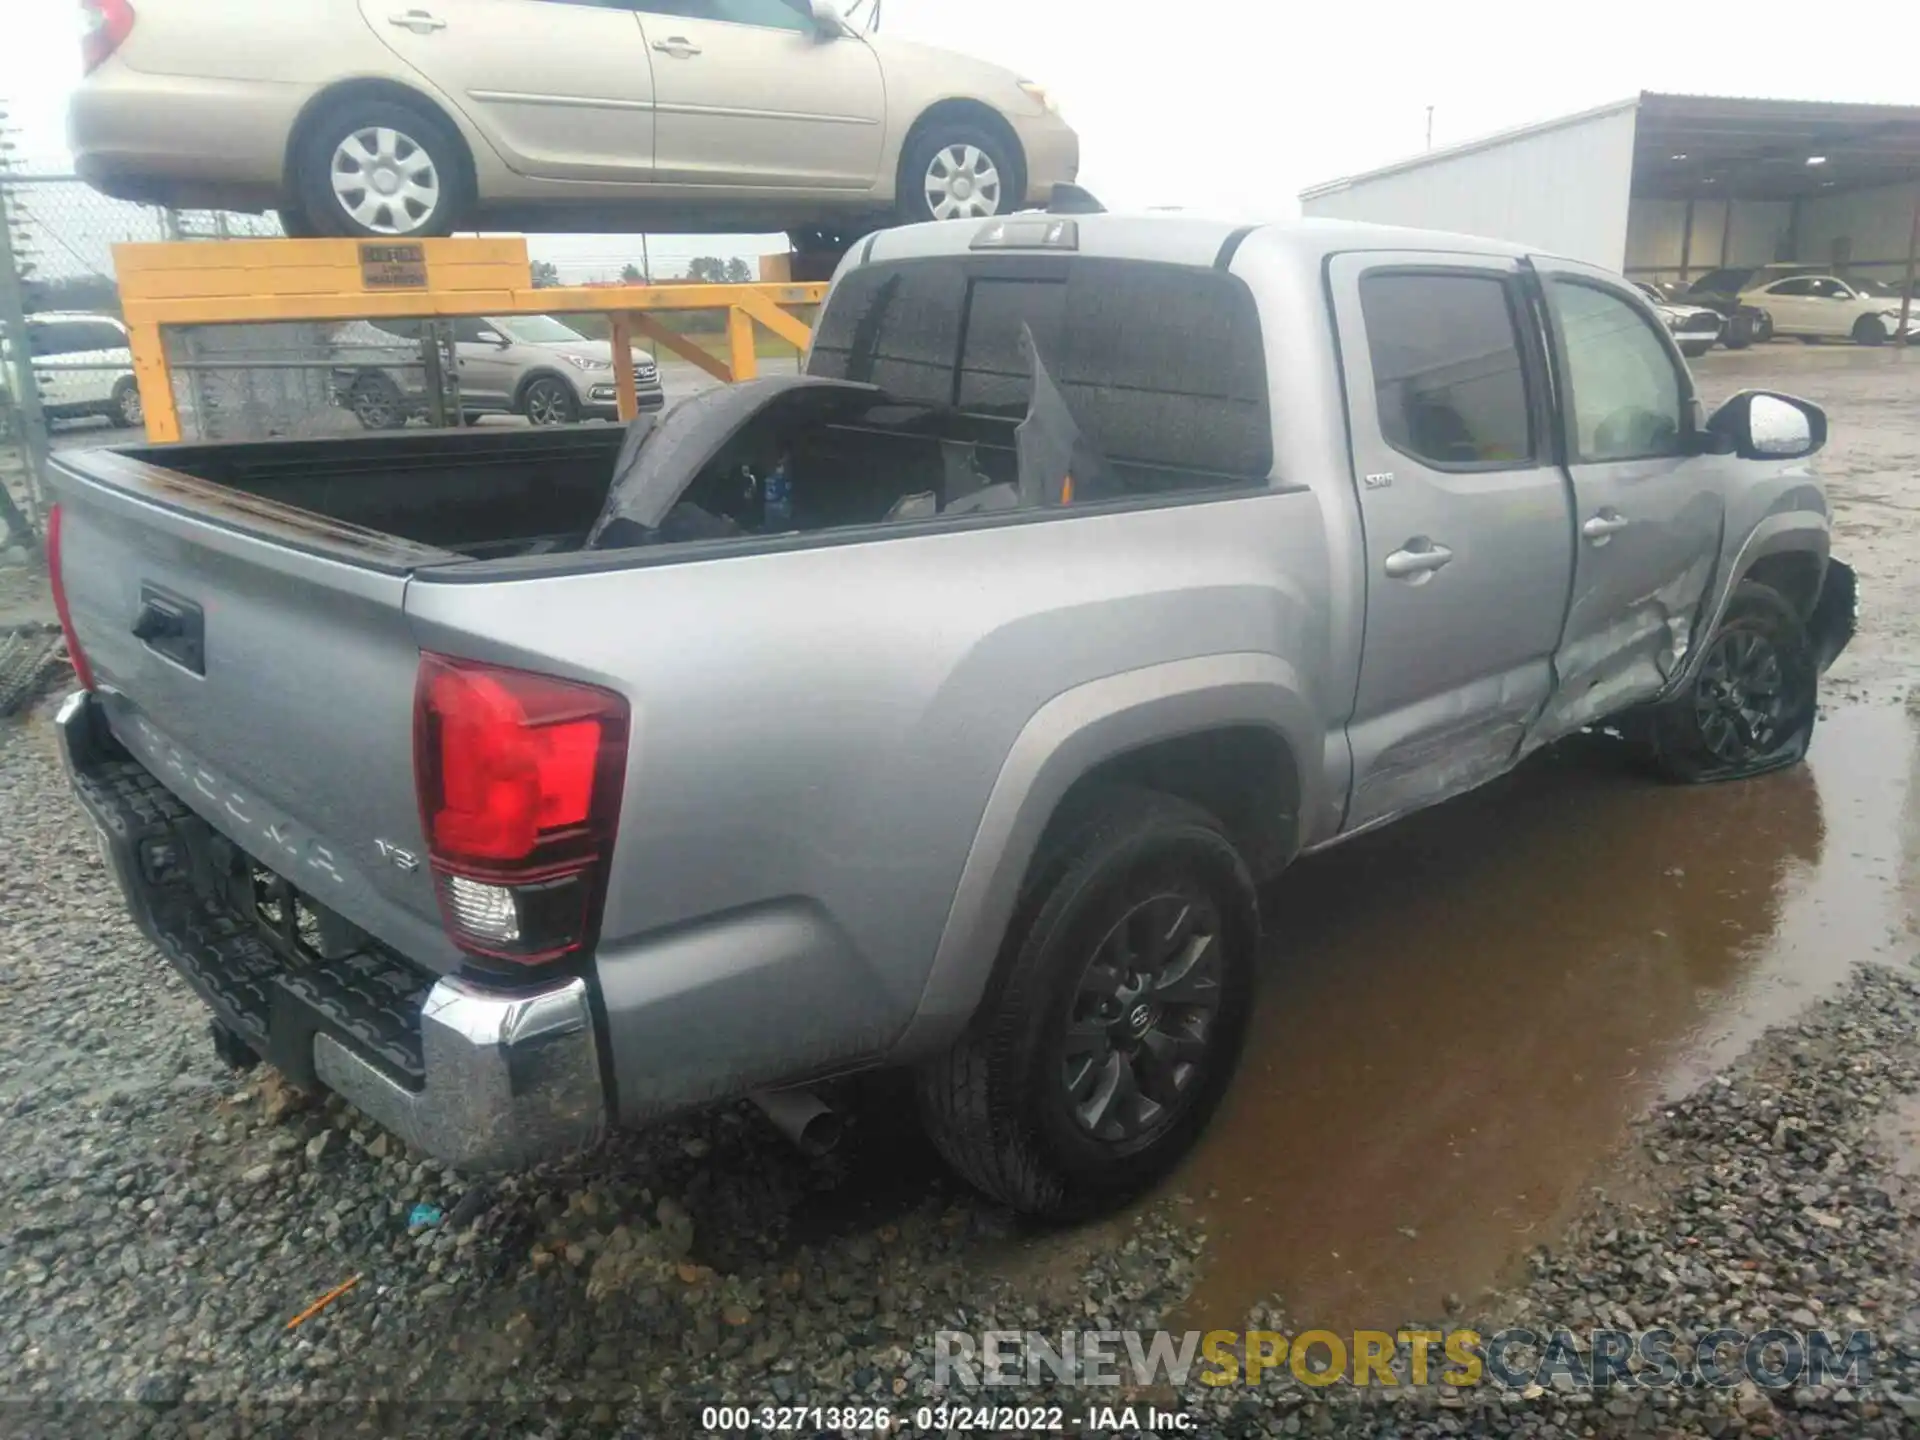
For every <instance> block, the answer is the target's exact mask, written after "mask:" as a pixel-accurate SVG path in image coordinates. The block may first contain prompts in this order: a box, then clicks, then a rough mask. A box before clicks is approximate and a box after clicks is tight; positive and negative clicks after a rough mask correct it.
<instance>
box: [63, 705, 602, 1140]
mask: <svg viewBox="0 0 1920 1440" xmlns="http://www.w3.org/2000/svg"><path fill="white" fill-rule="evenodd" d="M56 723H57V725H58V728H59V732H60V740H61V749H62V753H63V754H64V756H65V759H66V765H67V771H68V774H69V776H70V777H71V778H72V781H73V787H74V791H75V793H76V794H77V795H78V797H79V799H80V802H81V805H82V806H83V807H84V808H85V810H86V812H87V814H88V816H89V817H90V818H91V819H92V820H93V822H94V825H95V827H96V829H97V830H98V831H99V834H100V841H101V853H102V856H103V858H104V859H105V860H106V862H107V865H108V867H109V869H111V870H112V872H113V875H114V878H115V880H116V881H117V882H118V883H119V885H120V889H121V891H122V893H123V894H124V895H125V896H126V900H127V905H128V908H129V909H130V910H131V911H132V913H133V918H134V920H135V921H136V922H137V923H138V924H139V926H140V928H141V930H142V932H144V933H145V934H146V936H147V938H148V939H150V940H151V941H152V942H153V943H154V945H155V946H156V947H157V948H158V949H159V951H160V953H161V954H162V955H163V956H165V957H166V959H167V960H168V962H169V963H171V964H172V965H173V967H174V968H175V969H176V970H177V971H179V972H180V974H181V976H182V977H183V978H184V979H185V980H186V981H187V983H188V984H189V985H190V986H192V987H193V990H194V992H195V993H196V994H197V995H199V997H200V998H201V1000H202V1001H204V1002H205V1003H206V1004H207V1006H208V1007H209V1008H210V1009H211V1010H212V1011H213V1012H214V1015H215V1017H216V1018H217V1019H219V1020H220V1021H221V1023H223V1024H225V1025H226V1026H227V1027H228V1028H230V1029H231V1030H233V1031H234V1032H235V1033H236V1034H238V1035H239V1036H241V1037H242V1038H243V1039H245V1040H246V1042H247V1043H248V1044H249V1045H251V1046H252V1047H253V1048H254V1049H255V1050H257V1051H258V1052H259V1053H260V1054H261V1055H262V1056H264V1057H265V1058H266V1059H267V1060H268V1061H269V1062H270V1063H272V1064H273V1065H274V1066H275V1068H277V1069H279V1070H280V1071H282V1072H283V1073H284V1074H286V1075H287V1076H288V1077H289V1078H291V1079H294V1080H296V1081H299V1082H301V1083H312V1082H314V1081H316V1080H317V1081H318V1082H319V1083H321V1084H324V1085H326V1086H327V1087H328V1088H329V1089H332V1090H334V1091H336V1092H337V1093H338V1094H340V1096H341V1097H342V1098H344V1099H345V1100H347V1101H349V1102H350V1103H352V1104H353V1105H355V1106H356V1107H358V1108H359V1109H360V1110H362V1111H364V1112H365V1113H366V1114H368V1115H369V1116H371V1117H372V1118H373V1119H375V1120H377V1121H379V1122H380V1123H381V1124H382V1125H384V1126H386V1127H387V1128H388V1129H390V1130H392V1131H394V1132H395V1133H396V1134H398V1135H399V1136H400V1137H401V1138H402V1139H404V1140H406V1141H407V1142H408V1143H409V1144H411V1145H413V1146H415V1147H416V1148H418V1149H420V1150H423V1151H425V1152H426V1153H427V1154H429V1155H432V1156H434V1157H435V1158H436V1159H438V1160H441V1161H443V1162H445V1163H446V1164H449V1165H452V1166H454V1167H455V1168H456V1169H463V1170H511V1169H519V1168H522V1167H525V1166H528V1165H532V1164H535V1163H538V1162H539V1161H541V1160H544V1159H548V1158H551V1157H554V1156H557V1155H562V1154H568V1153H572V1152H574V1151H577V1150H582V1149H586V1148H588V1147H590V1146H592V1145H593V1144H595V1143H596V1142H598V1140H599V1139H600V1137H601V1136H602V1134H603V1133H604V1132H605V1129H606V1124H607V1110H606V1099H605V1091H604V1089H603V1087H602V1083H601V1079H600V1061H599V1050H598V1044H597V1042H596V1040H595V1038H594V1028H593V1019H592V1013H591V1010H590V1008H589V1003H588V996H587V989H586V985H585V984H584V982H582V981H581V980H579V979H578V978H569V979H568V980H566V981H564V982H562V983H559V984H556V985H553V986H551V987H548V988H546V989H542V990H535V991H524V990H522V991H496V990H491V989H488V988H486V987H484V986H482V985H479V984H476V983H474V982H471V981H468V980H464V979H459V978H452V977H449V978H443V979H438V980H436V979H434V978H433V977H432V976H430V975H426V974H424V973H422V972H420V971H418V970H416V969H415V968H414V967H412V966H411V965H409V964H407V963H406V962H405V961H404V960H402V959H400V958H399V957H398V956H396V955H394V954H393V953H392V952H390V951H388V950H386V949H384V948H383V947H380V946H378V945H372V944H369V945H367V946H365V947H363V948H360V949H356V950H353V951H352V952H351V953H348V954H345V955H342V956H339V957H337V958H331V959H328V958H322V956H320V955H319V954H316V953H314V952H313V951H311V950H307V949H302V948H300V947H297V946H295V947H288V946H286V945H283V944H275V943H274V942H273V941H272V939H270V938H269V931H270V930H278V931H281V932H284V933H291V931H292V929H293V923H292V920H291V917H289V916H288V915H286V914H285V913H284V912H283V913H282V914H281V916H280V923H278V924H272V923H271V922H268V921H266V920H265V919H263V918H262V917H258V916H256V915H254V914H248V913H243V911H242V909H241V908H239V907H238V906H236V905H233V904H230V903H225V902H224V901H222V900H221V899H217V898H210V891H211V893H213V894H218V893H219V889H220V887H219V886H218V885H214V886H211V887H210V886H209V885H208V884H207V875H206V870H207V865H206V859H205V855H206V851H207V848H208V842H209V841H210V840H211V839H212V831H211V829H210V827H208V826H207V825H206V824H205V822H204V821H202V820H200V819H199V818H198V817H197V816H195V815H194V813H193V812H192V811H191V810H190V809H188V807H187V806H186V805H185V804H183V803H182V802H181V801H180V799H179V798H178V797H177V796H175V795H174V794H173V793H172V792H171V791H170V790H168V789H167V788H166V786H164V785H163V784H161V783H160V781H159V780H158V779H157V778H155V777H154V775H153V774H152V773H151V772H150V771H148V770H147V769H146V768H145V767H144V766H143V765H141V764H140V763H139V762H138V761H137V760H134V759H132V758H131V757H130V756H128V755H127V754H126V753H125V752H124V750H122V749H121V748H120V747H119V746H118V744H117V743H116V742H114V741H113V740H112V738H111V736H110V734H109V733H108V730H107V726H106V722H105V720H104V718H103V717H102V716H101V715H100V714H99V711H98V705H97V702H96V701H95V700H94V698H93V696H92V695H91V694H89V693H88V692H85V691H81V692H79V693H76V694H74V695H72V696H69V697H68V698H67V700H66V702H65V703H64V704H63V705H62V706H61V708H60V713H59V717H58V720H57V722H56ZM219 843H221V844H224V843H225V842H224V841H222V842H219ZM229 848H231V847H229ZM234 853H235V854H236V855H238V854H239V852H237V851H235V852H234ZM189 858H190V860H191V863H187V862H188V860H189ZM246 858H247V857H244V856H241V859H242V860H245V859H246ZM156 861H158V862H159V863H158V864H156ZM255 868H256V869H259V868H261V867H258V865H257V862H256V863H255ZM156 869H163V870H164V874H162V875H156V874H154V873H153V872H154V871H155V870H156ZM279 896H280V899H279V903H280V904H281V905H286V904H290V903H293V902H292V898H291V892H290V891H288V890H286V889H285V887H284V886H282V887H279ZM243 903H244V902H243Z"/></svg>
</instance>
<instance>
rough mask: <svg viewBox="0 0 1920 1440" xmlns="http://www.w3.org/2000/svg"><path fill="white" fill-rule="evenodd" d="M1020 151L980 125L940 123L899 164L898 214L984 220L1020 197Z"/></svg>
mask: <svg viewBox="0 0 1920 1440" xmlns="http://www.w3.org/2000/svg"><path fill="white" fill-rule="evenodd" d="M1019 158H1020V157H1019V152H1018V151H1017V149H1015V148H1014V147H1012V146H1010V145H1009V144H1008V142H1006V141H1004V140H1001V139H999V138H997V137H996V136H994V135H992V134H990V133H989V132H988V131H986V130H985V129H982V128H980V127H978V126H966V125H963V126H952V125H942V126H939V127H937V128H934V129H931V130H929V131H928V133H927V134H925V135H923V136H922V137H920V138H919V139H918V140H915V141H914V142H913V144H912V145H910V146H909V147H908V150H907V154H906V156H905V158H904V160H903V161H902V163H901V167H900V218H901V219H902V220H904V221H907V222H908V223H910V224H911V223H915V222H918V221H925V220H984V219H986V218H987V217H988V216H990V215H1005V214H1006V213H1008V212H1009V211H1010V210H1012V209H1013V208H1014V207H1015V206H1016V205H1017V204H1018V203H1019V201H1020V190H1021V189H1022V188H1023V185H1024V182H1023V181H1022V180H1021V179H1020V177H1019V166H1018V161H1019Z"/></svg>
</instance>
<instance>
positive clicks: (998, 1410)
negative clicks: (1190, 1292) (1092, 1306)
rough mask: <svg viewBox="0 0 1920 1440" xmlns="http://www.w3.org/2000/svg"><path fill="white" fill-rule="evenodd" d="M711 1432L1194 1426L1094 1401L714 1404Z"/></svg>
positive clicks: (708, 1419) (1154, 1410)
mask: <svg viewBox="0 0 1920 1440" xmlns="http://www.w3.org/2000/svg"><path fill="white" fill-rule="evenodd" d="M700 1425H701V1428H702V1430H703V1431H704V1432H705V1433H706V1434H709V1435H726V1434H735V1435H739V1434H746V1435H778V1434H802V1435H813V1434H818V1433H820V1432H821V1431H826V1432H829V1433H833V1432H839V1431H852V1432H854V1433H855V1434H873V1435H886V1434H893V1433H898V1434H904V1435H911V1434H936V1435H944V1434H955V1433H968V1432H972V1433H979V1434H987V1435H1001V1434H1006V1433H1008V1432H1010V1431H1011V1432H1015V1433H1020V1434H1032V1433H1038V1432H1046V1431H1062V1432H1064V1431H1067V1430H1069V1429H1071V1430H1074V1431H1076V1432H1082V1433H1084V1432H1087V1431H1093V1432H1096V1433H1102V1432H1106V1431H1113V1430H1146V1431H1151V1432H1154V1433H1157V1434H1180V1433H1183V1432H1185V1431H1187V1430H1190V1429H1192V1428H1193V1419H1192V1417H1191V1416H1190V1415H1188V1414H1187V1413H1186V1412H1185V1411H1180V1410H1162V1409H1160V1408H1159V1407H1157V1406H1153V1405H1094V1406H1088V1407H1085V1408H1084V1409H1082V1408H1079V1407H1076V1408H1075V1409H1074V1410H1072V1411H1069V1409H1068V1408H1067V1407H1066V1406H1063V1405H944V1404H943V1405H921V1406H918V1407H916V1408H915V1409H912V1410H902V1411H900V1412H899V1413H897V1414H896V1413H895V1412H894V1411H893V1410H892V1409H891V1408H890V1407H888V1406H885V1405H814V1406H796V1405H772V1406H768V1405H762V1406H759V1407H754V1406H750V1405H709V1406H707V1407H706V1408H705V1409H704V1410H702V1411H701V1412H700Z"/></svg>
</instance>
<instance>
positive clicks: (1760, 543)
mask: <svg viewBox="0 0 1920 1440" xmlns="http://www.w3.org/2000/svg"><path fill="white" fill-rule="evenodd" d="M1831 545H1832V531H1831V528H1830V521H1829V518H1828V515H1827V512H1826V510H1825V509H1824V508H1822V509H1818V510H1815V509H1800V508H1795V509H1777V510H1775V511H1773V512H1772V513H1771V514H1769V515H1766V516H1764V517H1762V519H1761V521H1760V523H1759V524H1757V525H1755V526H1754V527H1753V529H1752V531H1751V532H1750V533H1749V534H1748V535H1747V538H1746V539H1745V540H1744V541H1742V542H1741V545H1740V549H1739V550H1738V551H1737V552H1736V553H1735V555H1734V557H1733V563H1732V564H1731V565H1729V566H1728V567H1727V569H1726V572H1725V576H1726V578H1725V583H1723V584H1720V585H1718V586H1716V587H1715V588H1714V590H1713V592H1712V605H1711V608H1710V609H1709V608H1707V607H1702V611H1701V613H1702V615H1703V616H1705V617H1706V619H1705V621H1704V623H1703V624H1702V625H1700V626H1699V628H1697V629H1696V630H1695V631H1694V632H1693V636H1692V639H1691V641H1690V642H1689V643H1688V645H1687V651H1686V654H1685V656H1684V657H1683V658H1682V660H1681V663H1680V664H1679V665H1678V666H1677V667H1676V668H1675V669H1674V672H1673V674H1672V675H1670V676H1669V677H1668V678H1667V684H1666V687H1665V688H1664V689H1663V690H1662V691H1661V693H1660V697H1659V698H1660V700H1667V699H1671V698H1672V697H1673V696H1674V695H1677V694H1679V693H1680V691H1682V690H1684V689H1685V688H1686V687H1687V686H1688V685H1689V684H1691V683H1692V681H1693V676H1694V672H1695V671H1696V670H1697V669H1698V668H1699V664H1700V659H1701V657H1702V656H1703V655H1704V654H1705V653H1706V640H1707V638H1708V637H1709V636H1710V635H1712V634H1713V632H1714V631H1715V630H1717V629H1719V627H1720V621H1721V620H1722V619H1723V618H1724V617H1725V616H1726V613H1727V606H1728V605H1730V604H1731V603H1732V602H1733V592H1734V590H1735V588H1736V587H1737V586H1738V585H1739V584H1740V582H1741V581H1742V580H1744V579H1746V577H1747V575H1748V573H1749V572H1750V571H1751V570H1752V569H1753V567H1754V565H1755V564H1756V563H1757V562H1759V561H1760V560H1763V559H1765V558H1766V557H1767V556H1769V555H1785V554H1790V553H1795V552H1797V553H1800V554H1811V555H1813V556H1815V557H1816V558H1817V559H1818V560H1819V562H1820V571H1821V576H1822V580H1823V582H1824V578H1825V574H1826V569H1827V564H1828V561H1829V558H1830V556H1829V552H1830V547H1831ZM1815 593H1816V594H1818V593H1819V592H1818V590H1816V591H1815ZM1656 703H1658V702H1656Z"/></svg>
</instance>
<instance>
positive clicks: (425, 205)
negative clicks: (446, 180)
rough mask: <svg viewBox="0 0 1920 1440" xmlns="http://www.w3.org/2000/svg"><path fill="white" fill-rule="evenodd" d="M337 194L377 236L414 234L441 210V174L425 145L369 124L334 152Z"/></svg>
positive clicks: (348, 211) (343, 207) (350, 212)
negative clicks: (426, 220)
mask: <svg viewBox="0 0 1920 1440" xmlns="http://www.w3.org/2000/svg"><path fill="white" fill-rule="evenodd" d="M331 174H332V177H333V194H334V198H335V199H336V200H338V201H339V203H340V208H341V210H343V211H344V212H345V213H346V214H348V215H350V216H351V217H352V218H353V220H354V223H355V224H357V225H359V226H360V227H361V228H362V229H364V230H366V231H368V232H369V233H370V234H374V235H410V234H412V233H413V232H414V231H415V230H418V229H419V228H420V225H421V222H422V221H424V220H425V219H426V218H427V217H428V216H429V215H431V214H433V212H434V211H435V210H436V209H438V208H439V205H440V172H439V170H437V169H436V168H435V167H434V163H433V157H432V156H431V155H429V154H428V153H427V151H426V148H425V147H424V146H423V145H421V143H420V142H419V141H418V140H416V139H414V138H413V137H412V136H411V135H407V134H405V133H403V132H401V131H399V130H394V129H390V128H389V127H387V126H385V125H376V126H370V127H368V128H367V129H365V130H356V131H354V132H353V133H352V134H351V135H348V136H347V137H346V138H345V139H344V140H342V141H341V142H340V143H339V144H338V145H337V146H335V147H334V151H333V165H332V167H331Z"/></svg>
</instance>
